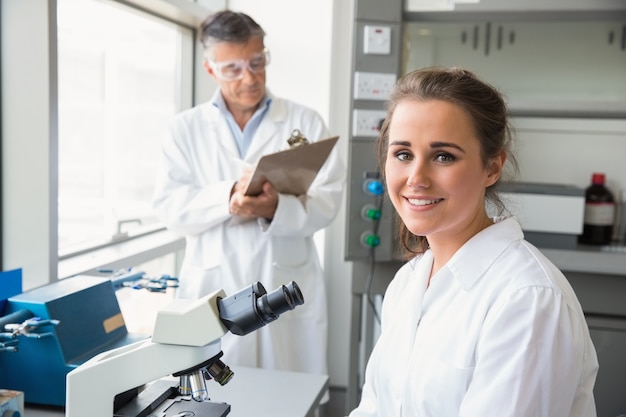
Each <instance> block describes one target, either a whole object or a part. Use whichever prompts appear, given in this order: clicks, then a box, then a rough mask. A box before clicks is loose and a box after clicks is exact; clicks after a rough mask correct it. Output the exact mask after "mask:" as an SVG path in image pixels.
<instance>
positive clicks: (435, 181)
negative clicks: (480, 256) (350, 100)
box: [385, 100, 505, 245]
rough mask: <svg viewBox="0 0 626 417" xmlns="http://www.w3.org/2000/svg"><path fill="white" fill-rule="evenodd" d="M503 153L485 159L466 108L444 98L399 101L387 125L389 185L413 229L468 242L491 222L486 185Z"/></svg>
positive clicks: (491, 180) (496, 171)
mask: <svg viewBox="0 0 626 417" xmlns="http://www.w3.org/2000/svg"><path fill="white" fill-rule="evenodd" d="M504 160H505V156H504V155H503V156H502V157H499V158H496V159H494V160H492V161H489V162H488V164H487V167H485V165H484V164H483V161H482V159H481V145H480V142H479V140H478V138H477V137H476V133H475V131H474V129H473V125H472V121H471V119H470V117H469V115H468V114H467V113H465V111H464V110H462V109H461V108H460V107H458V106H457V105H455V104H452V103H450V102H447V101H443V100H428V101H416V100H405V101H402V102H400V103H399V104H398V105H397V107H396V109H395V111H394V113H393V116H392V119H391V122H390V125H389V148H388V152H387V161H386V164H385V175H386V182H387V191H388V193H389V197H390V199H391V202H392V203H393V205H394V206H395V208H396V210H397V211H398V214H399V215H400V217H401V218H402V220H403V221H404V224H405V225H406V227H407V228H408V229H409V230H410V231H411V232H412V233H413V234H415V235H419V236H426V237H427V238H428V240H429V243H430V244H431V245H432V244H433V241H434V240H436V239H439V240H440V239H444V242H445V241H446V240H447V241H449V240H450V239H452V240H453V241H460V243H461V244H462V243H464V242H465V241H467V240H468V239H469V238H470V237H472V236H473V235H474V234H476V233H478V232H479V231H480V230H482V229H483V228H484V227H485V222H488V220H489V219H488V217H487V213H486V210H485V206H484V199H485V188H486V187H488V186H490V185H492V184H494V183H495V182H496V181H497V179H498V177H499V175H500V172H501V170H502V165H503V164H504Z"/></svg>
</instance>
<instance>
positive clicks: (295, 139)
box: [287, 129, 309, 148]
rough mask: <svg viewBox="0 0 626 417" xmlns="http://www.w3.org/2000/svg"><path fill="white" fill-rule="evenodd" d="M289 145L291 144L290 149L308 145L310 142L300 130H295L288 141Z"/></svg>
mask: <svg viewBox="0 0 626 417" xmlns="http://www.w3.org/2000/svg"><path fill="white" fill-rule="evenodd" d="M287 143H288V144H289V148H297V147H299V146H302V145H307V144H308V143H309V140H308V139H307V138H306V137H304V135H303V134H302V133H301V132H300V130H299V129H294V130H293V132H291V136H290V137H289V139H287Z"/></svg>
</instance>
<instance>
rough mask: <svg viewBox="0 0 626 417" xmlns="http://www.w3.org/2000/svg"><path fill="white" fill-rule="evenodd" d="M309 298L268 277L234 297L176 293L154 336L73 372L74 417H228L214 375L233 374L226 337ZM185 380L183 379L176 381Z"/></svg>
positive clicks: (70, 401) (69, 413)
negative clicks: (225, 358)
mask: <svg viewBox="0 0 626 417" xmlns="http://www.w3.org/2000/svg"><path fill="white" fill-rule="evenodd" d="M303 303H304V297H303V296H302V292H301V291H300V288H299V287H298V285H297V284H296V283H295V282H293V281H292V282H291V283H289V284H288V285H282V286H280V287H279V288H277V289H275V290H274V291H272V292H270V293H268V292H267V291H266V290H265V288H264V287H263V285H262V284H261V283H260V282H257V283H256V284H253V285H251V286H250V287H248V288H244V289H242V290H240V291H238V292H237V293H235V294H233V295H230V296H228V297H227V296H226V294H225V293H224V291H223V290H219V291H216V292H214V293H212V294H209V295H207V296H205V297H202V298H200V299H198V300H184V299H176V300H174V301H173V302H172V303H170V304H169V305H167V306H165V307H164V308H162V309H161V310H159V311H158V312H157V318H156V323H155V326H154V332H153V335H152V337H151V338H150V339H147V340H143V341H139V342H136V343H133V344H129V345H126V346H123V347H120V348H116V349H113V350H109V351H107V352H103V353H100V354H98V355H97V356H94V357H93V358H91V359H90V360H88V361H87V362H85V363H83V364H82V365H80V366H79V367H77V368H76V369H74V370H72V371H71V372H69V373H68V374H67V378H66V383H67V397H66V408H65V412H66V414H65V415H66V417H86V416H89V417H112V416H114V417H131V416H132V417H146V416H159V417H173V416H182V415H184V416H187V415H189V416H191V415H202V416H207V417H224V416H226V415H227V414H228V413H229V412H230V405H229V404H226V403H219V402H211V401H210V399H209V395H208V390H207V387H206V381H207V380H209V379H214V380H215V381H216V382H218V383H219V384H221V385H224V384H226V383H228V381H229V380H230V379H231V378H232V377H233V372H232V371H231V370H230V368H229V367H228V366H227V365H225V364H224V363H223V362H222V361H221V357H222V351H221V344H220V338H221V337H222V336H223V335H224V334H226V332H228V331H230V332H231V333H233V334H236V335H239V336H243V335H246V334H248V333H250V332H252V331H255V330H257V329H259V328H261V327H263V326H265V325H266V324H268V323H270V322H272V321H274V320H276V319H277V318H278V317H279V315H280V314H282V313H284V312H286V311H289V310H293V309H294V308H295V307H296V306H298V305H301V304H303ZM176 378H178V379H176Z"/></svg>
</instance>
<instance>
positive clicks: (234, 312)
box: [218, 281, 304, 336]
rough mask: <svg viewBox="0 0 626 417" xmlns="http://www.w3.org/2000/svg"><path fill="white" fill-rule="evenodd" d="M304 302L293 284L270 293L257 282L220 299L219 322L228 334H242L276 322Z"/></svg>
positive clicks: (300, 293) (282, 286) (298, 289)
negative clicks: (282, 315)
mask: <svg viewBox="0 0 626 417" xmlns="http://www.w3.org/2000/svg"><path fill="white" fill-rule="evenodd" d="M303 303H304V297H303V296H302V292H301V291H300V288H299V287H298V284H296V283H295V282H294V281H291V282H290V283H289V284H287V285H281V286H280V287H278V288H277V289H275V290H274V291H272V292H271V293H269V294H268V293H267V291H266V290H265V287H264V286H263V285H262V284H261V283H260V282H257V283H256V284H253V285H251V286H250V287H248V288H245V289H243V290H241V291H239V292H238V293H236V294H233V295H231V296H230V297H226V298H223V299H220V300H219V302H218V308H219V312H220V319H221V320H222V322H223V323H224V325H225V326H226V327H227V328H228V330H230V332H231V333H234V334H236V335H240V336H243V335H246V334H248V333H250V332H252V331H254V330H257V329H258V328H260V327H263V326H265V325H266V324H268V323H270V322H272V321H274V320H276V319H277V318H278V317H279V316H280V315H281V314H283V313H284V312H286V311H289V310H293V309H294V308H296V307H297V306H299V305H302V304H303Z"/></svg>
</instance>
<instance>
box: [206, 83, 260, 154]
mask: <svg viewBox="0 0 626 417" xmlns="http://www.w3.org/2000/svg"><path fill="white" fill-rule="evenodd" d="M271 102H272V99H271V98H269V97H267V96H265V98H264V99H263V100H261V103H260V105H259V107H258V108H257V109H256V111H255V112H254V114H253V115H252V117H251V118H250V120H248V123H246V125H245V126H244V128H243V130H241V129H240V128H239V125H237V122H236V121H235V118H234V117H233V115H232V114H231V112H230V111H229V110H228V107H227V106H226V102H225V101H224V97H222V94H221V93H220V91H217V92H216V93H215V94H214V95H213V99H212V103H213V105H214V106H215V107H217V108H218V109H219V110H220V112H221V113H222V114H223V115H224V118H225V119H226V122H227V123H228V126H229V127H230V131H231V133H232V135H233V138H234V139H235V143H236V144H237V149H239V156H240V157H241V158H244V157H245V156H246V153H247V152H248V148H250V144H251V143H252V138H253V137H254V134H255V133H256V131H257V129H258V128H259V125H260V124H261V121H262V120H263V118H264V117H265V115H266V114H267V111H268V110H269V108H270V104H271Z"/></svg>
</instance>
